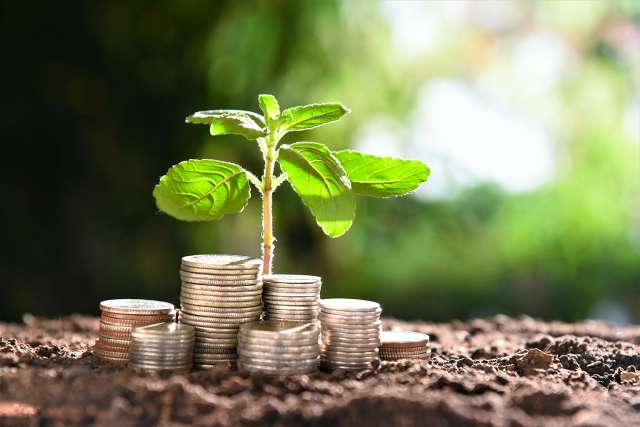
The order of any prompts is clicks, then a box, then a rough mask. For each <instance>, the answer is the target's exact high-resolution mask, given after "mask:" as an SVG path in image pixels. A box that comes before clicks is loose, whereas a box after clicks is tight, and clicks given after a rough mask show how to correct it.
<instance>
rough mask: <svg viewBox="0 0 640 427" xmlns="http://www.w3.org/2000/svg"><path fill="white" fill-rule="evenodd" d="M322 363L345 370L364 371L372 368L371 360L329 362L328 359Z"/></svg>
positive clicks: (328, 366) (332, 368)
mask: <svg viewBox="0 0 640 427" xmlns="http://www.w3.org/2000/svg"><path fill="white" fill-rule="evenodd" d="M321 365H324V366H326V367H327V368H329V369H331V370H336V369H340V370H344V371H362V370H365V369H371V362H366V363H329V362H327V361H321Z"/></svg>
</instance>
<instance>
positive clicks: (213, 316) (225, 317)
mask: <svg viewBox="0 0 640 427" xmlns="http://www.w3.org/2000/svg"><path fill="white" fill-rule="evenodd" d="M260 314H262V310H260V311H257V310H256V311H251V312H244V313H237V314H234V315H230V314H220V313H209V315H206V316H205V315H200V314H191V313H187V312H182V313H180V319H188V320H191V321H196V322H198V321H201V322H207V321H235V320H245V319H253V320H256V319H257V318H258V317H260Z"/></svg>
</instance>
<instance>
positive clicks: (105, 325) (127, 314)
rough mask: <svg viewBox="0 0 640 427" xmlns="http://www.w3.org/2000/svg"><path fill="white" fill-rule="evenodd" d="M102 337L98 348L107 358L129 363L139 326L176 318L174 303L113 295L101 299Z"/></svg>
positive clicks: (104, 359)
mask: <svg viewBox="0 0 640 427" xmlns="http://www.w3.org/2000/svg"><path fill="white" fill-rule="evenodd" d="M100 310H102V316H101V317H100V338H99V339H98V341H96V345H95V348H94V352H95V354H96V356H98V358H100V359H101V360H103V361H106V362H110V363H116V364H126V363H127V361H128V360H129V344H130V343H131V330H132V329H133V328H134V327H135V326H144V325H151V324H154V323H160V322H173V321H174V319H175V310H174V307H173V304H169V303H168V302H162V301H153V300H143V299H113V300H107V301H102V302H101V303H100Z"/></svg>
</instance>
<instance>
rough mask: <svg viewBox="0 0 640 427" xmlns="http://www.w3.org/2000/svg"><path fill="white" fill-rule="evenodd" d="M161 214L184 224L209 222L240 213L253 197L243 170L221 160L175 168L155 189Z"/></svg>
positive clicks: (199, 161) (184, 164)
mask: <svg viewBox="0 0 640 427" xmlns="http://www.w3.org/2000/svg"><path fill="white" fill-rule="evenodd" d="M153 197H155V199H156V205H157V206H158V209H160V210H161V211H163V212H165V213H167V214H169V215H171V216H172V217H174V218H177V219H180V220H183V221H210V220H213V219H220V218H222V217H223V216H224V215H225V214H231V213H238V212H241V211H242V210H243V209H244V207H245V205H246V204H247V202H248V200H249V197H251V189H250V188H249V181H248V180H247V175H246V172H245V170H244V169H242V168H241V167H240V166H238V165H236V164H234V163H228V162H221V161H218V160H209V159H205V160H187V161H184V162H180V163H178V164H177V165H174V166H172V167H171V168H170V169H169V171H168V172H167V174H166V175H164V176H163V177H161V178H160V182H159V183H158V184H157V185H156V186H155V188H154V189H153Z"/></svg>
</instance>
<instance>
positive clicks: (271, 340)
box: [238, 334, 319, 346]
mask: <svg viewBox="0 0 640 427" xmlns="http://www.w3.org/2000/svg"><path fill="white" fill-rule="evenodd" d="M318 338H319V335H318V334H309V335H305V336H295V335H294V336H285V337H260V336H250V335H246V334H238V339H239V340H241V341H242V342H248V343H254V344H262V345H269V344H278V345H285V346H287V345H307V344H309V345H310V344H318V342H319V340H318Z"/></svg>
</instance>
